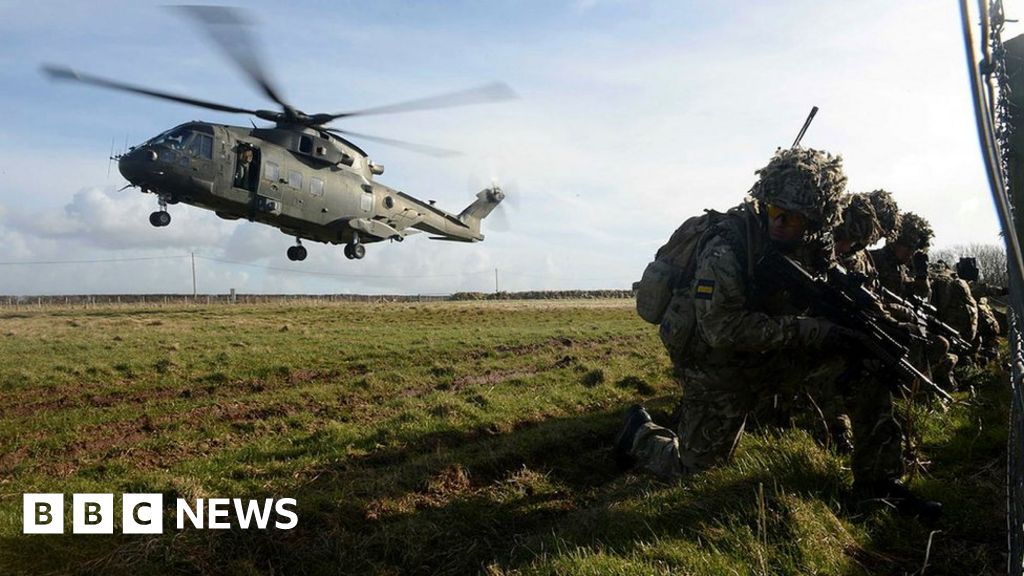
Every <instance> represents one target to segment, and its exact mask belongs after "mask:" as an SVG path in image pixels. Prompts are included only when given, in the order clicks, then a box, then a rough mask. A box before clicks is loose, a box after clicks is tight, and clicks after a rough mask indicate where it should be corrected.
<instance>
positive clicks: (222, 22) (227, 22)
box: [169, 5, 296, 117]
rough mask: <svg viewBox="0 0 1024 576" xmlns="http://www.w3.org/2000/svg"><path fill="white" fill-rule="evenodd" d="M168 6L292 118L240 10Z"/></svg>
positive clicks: (291, 109) (290, 108) (222, 7)
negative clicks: (203, 33) (205, 36)
mask: <svg viewBox="0 0 1024 576" xmlns="http://www.w3.org/2000/svg"><path fill="white" fill-rule="evenodd" d="M169 8H171V9H173V10H175V11H177V12H180V13H182V14H185V15H186V16H187V17H189V18H191V19H192V20H193V21H195V22H197V23H198V24H199V27H200V28H202V29H203V31H204V32H205V33H206V35H207V36H208V37H209V38H210V40H212V41H213V42H214V43H215V44H216V45H217V46H218V47H220V49H221V50H223V52H224V53H225V54H226V55H227V56H228V58H230V59H231V61H232V62H234V63H235V64H237V65H238V67H239V68H241V69H242V71H243V72H245V74H246V75H247V76H248V77H249V79H251V80H252V81H253V82H254V83H255V84H256V86H257V87H258V88H259V89H260V90H262V91H263V93H264V94H266V95H267V97H268V98H270V99H271V100H273V101H274V102H277V103H278V104H279V105H280V106H281V107H282V108H283V109H284V111H285V114H286V115H288V116H291V117H295V116H296V114H295V109H294V108H292V107H291V105H290V104H288V103H287V102H285V101H284V98H282V97H281V95H280V93H279V92H278V90H277V89H276V88H275V87H274V85H273V83H272V82H271V81H270V78H269V77H268V76H267V72H266V67H265V66H263V63H262V61H261V60H260V57H259V51H258V50H257V48H258V46H257V43H256V42H254V41H253V35H252V34H250V33H249V31H248V27H249V26H250V25H251V24H252V22H251V20H250V19H247V18H246V17H245V15H244V12H243V11H242V10H239V9H237V8H231V7H228V6H191V5H186V6H169Z"/></svg>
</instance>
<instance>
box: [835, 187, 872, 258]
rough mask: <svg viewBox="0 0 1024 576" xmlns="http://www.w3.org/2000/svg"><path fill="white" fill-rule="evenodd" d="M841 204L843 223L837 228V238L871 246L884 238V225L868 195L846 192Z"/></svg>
mask: <svg viewBox="0 0 1024 576" xmlns="http://www.w3.org/2000/svg"><path fill="white" fill-rule="evenodd" d="M840 206H841V208H842V212H841V213H840V218H841V223H840V225H839V227H838V228H837V229H836V232H835V236H836V238H838V239H843V240H849V241H850V242H852V243H854V244H860V245H861V246H871V245H872V244H874V243H875V242H878V241H879V240H880V239H881V238H882V226H881V224H879V222H878V216H877V215H875V208H874V206H872V205H871V200H869V199H868V197H867V195H865V194H844V195H843V197H842V198H841V200H840Z"/></svg>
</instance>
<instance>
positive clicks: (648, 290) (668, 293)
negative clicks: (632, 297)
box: [636, 260, 683, 324]
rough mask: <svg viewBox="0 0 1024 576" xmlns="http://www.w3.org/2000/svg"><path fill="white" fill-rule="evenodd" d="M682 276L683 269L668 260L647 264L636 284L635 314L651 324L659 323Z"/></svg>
mask: <svg viewBox="0 0 1024 576" xmlns="http://www.w3.org/2000/svg"><path fill="white" fill-rule="evenodd" d="M682 276H683V270H682V269H681V268H679V267H678V266H673V265H672V264H669V263H668V262H664V261H662V260H655V261H653V262H651V263H650V264H648V265H647V268H645V269H644V275H643V277H641V278H640V281H639V282H637V285H636V312H637V314H639V315H640V317H641V318H643V319H644V320H646V321H648V322H650V323H651V324H661V323H662V318H663V317H664V316H665V311H666V309H667V308H668V307H669V302H670V301H671V300H672V294H673V291H674V290H675V288H676V285H677V283H678V282H679V281H680V279H681V278H682Z"/></svg>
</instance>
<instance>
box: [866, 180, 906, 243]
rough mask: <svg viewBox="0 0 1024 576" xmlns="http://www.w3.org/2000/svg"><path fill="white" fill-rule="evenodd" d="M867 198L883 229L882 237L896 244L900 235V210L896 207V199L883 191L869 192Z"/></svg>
mask: <svg viewBox="0 0 1024 576" xmlns="http://www.w3.org/2000/svg"><path fill="white" fill-rule="evenodd" d="M867 197H868V200H870V201H871V206H872V207H873V208H874V209H875V216H876V217H877V218H878V223H879V225H880V226H881V227H882V237H883V238H885V241H886V242H895V241H896V239H897V238H899V235H900V209H899V206H897V205H896V199H895V198H893V197H892V194H890V193H888V192H886V191H885V190H881V189H879V190H874V191H872V192H868V194H867ZM869 246H870V244H869Z"/></svg>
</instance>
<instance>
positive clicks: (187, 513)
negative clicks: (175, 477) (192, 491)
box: [22, 494, 299, 534]
mask: <svg viewBox="0 0 1024 576" xmlns="http://www.w3.org/2000/svg"><path fill="white" fill-rule="evenodd" d="M22 502H23V508H22V526H23V532H24V533H25V534H63V533H64V494H24V495H23V501H22ZM295 505H296V502H295V499H294V498H281V499H279V500H274V499H273V498H266V499H263V500H242V499H240V498H208V499H205V500H204V499H203V498H198V499H196V501H195V503H194V504H192V503H189V501H187V500H185V499H183V498H178V499H177V501H176V502H175V512H176V514H175V523H174V525H175V527H176V528H177V529H178V530H184V529H185V526H186V525H190V526H191V527H192V528H198V529H200V530H203V529H211V530H218V529H220V530H226V529H229V528H232V527H234V526H238V527H239V528H242V529H243V530H248V529H259V530H266V529H268V528H275V529H278V530H291V529H292V528H295V527H296V526H297V525H298V524H299V516H298V515H297V514H296V513H295V509H294V508H295ZM116 514H117V511H116V509H115V507H114V495H113V494H72V496H71V532H72V533H73V534H113V533H114V517H115V516H116ZM121 532H122V533H123V534H163V532H164V495H163V494H122V495H121Z"/></svg>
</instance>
